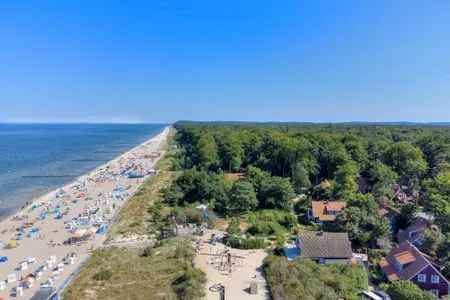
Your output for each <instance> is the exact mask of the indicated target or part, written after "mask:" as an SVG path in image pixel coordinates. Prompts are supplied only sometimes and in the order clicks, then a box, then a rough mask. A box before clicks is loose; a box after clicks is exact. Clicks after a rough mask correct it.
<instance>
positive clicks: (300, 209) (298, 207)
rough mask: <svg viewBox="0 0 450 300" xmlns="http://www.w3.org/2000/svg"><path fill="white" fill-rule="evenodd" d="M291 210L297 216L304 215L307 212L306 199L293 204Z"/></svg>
mask: <svg viewBox="0 0 450 300" xmlns="http://www.w3.org/2000/svg"><path fill="white" fill-rule="evenodd" d="M293 208H294V212H295V213H296V214H297V215H300V214H306V212H307V211H308V200H307V199H300V200H298V201H297V202H295V203H294V205H293Z"/></svg>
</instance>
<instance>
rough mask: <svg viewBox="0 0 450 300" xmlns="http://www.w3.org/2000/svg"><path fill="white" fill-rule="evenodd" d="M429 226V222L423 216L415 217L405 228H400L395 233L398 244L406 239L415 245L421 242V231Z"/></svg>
mask: <svg viewBox="0 0 450 300" xmlns="http://www.w3.org/2000/svg"><path fill="white" fill-rule="evenodd" d="M428 227H429V223H428V221H427V220H425V219H424V218H417V219H416V220H415V221H414V222H413V223H412V224H411V225H409V226H408V227H407V228H406V229H405V230H400V231H399V232H398V234H397V242H398V243H399V244H401V243H403V242H404V241H406V240H408V241H409V242H411V244H413V245H414V246H416V247H419V246H420V244H421V239H422V233H423V232H424V231H425V229H427V228H428Z"/></svg>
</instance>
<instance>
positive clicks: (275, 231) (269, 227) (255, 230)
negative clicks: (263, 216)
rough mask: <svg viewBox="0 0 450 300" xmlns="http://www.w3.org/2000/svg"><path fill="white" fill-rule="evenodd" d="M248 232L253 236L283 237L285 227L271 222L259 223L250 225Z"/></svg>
mask: <svg viewBox="0 0 450 300" xmlns="http://www.w3.org/2000/svg"><path fill="white" fill-rule="evenodd" d="M247 231H248V232H249V233H250V234H252V235H258V234H260V235H281V234H282V233H283V231H284V229H283V227H282V226H281V225H280V224H278V223H275V222H271V221H259V222H255V223H253V224H251V225H250V227H249V228H248V229H247Z"/></svg>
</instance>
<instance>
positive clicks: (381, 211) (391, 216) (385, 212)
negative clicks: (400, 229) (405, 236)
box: [378, 205, 400, 233]
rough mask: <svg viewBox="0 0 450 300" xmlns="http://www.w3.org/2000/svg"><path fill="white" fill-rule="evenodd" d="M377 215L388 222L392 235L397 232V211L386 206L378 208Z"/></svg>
mask: <svg viewBox="0 0 450 300" xmlns="http://www.w3.org/2000/svg"><path fill="white" fill-rule="evenodd" d="M378 215H379V216H380V217H383V218H386V219H388V220H389V222H390V223H391V228H392V232H393V233H395V232H396V231H397V225H396V224H397V218H398V216H399V215H400V214H399V212H398V211H396V210H395V209H392V208H391V207H389V206H387V205H381V206H380V207H379V208H378Z"/></svg>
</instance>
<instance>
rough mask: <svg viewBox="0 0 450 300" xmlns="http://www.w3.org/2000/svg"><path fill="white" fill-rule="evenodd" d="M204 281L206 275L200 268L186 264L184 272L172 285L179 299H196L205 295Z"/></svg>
mask: <svg viewBox="0 0 450 300" xmlns="http://www.w3.org/2000/svg"><path fill="white" fill-rule="evenodd" d="M206 282H207V280H206V275H205V273H203V271H202V270H200V269H196V268H194V267H192V266H188V267H187V268H186V271H185V272H184V274H183V275H181V276H180V277H178V278H177V279H176V280H175V281H174V282H173V284H172V286H173V289H174V291H175V293H176V294H177V295H178V297H179V298H180V299H192V300H196V299H202V298H203V297H204V296H205V291H204V288H203V286H204V285H205V284H206Z"/></svg>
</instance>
